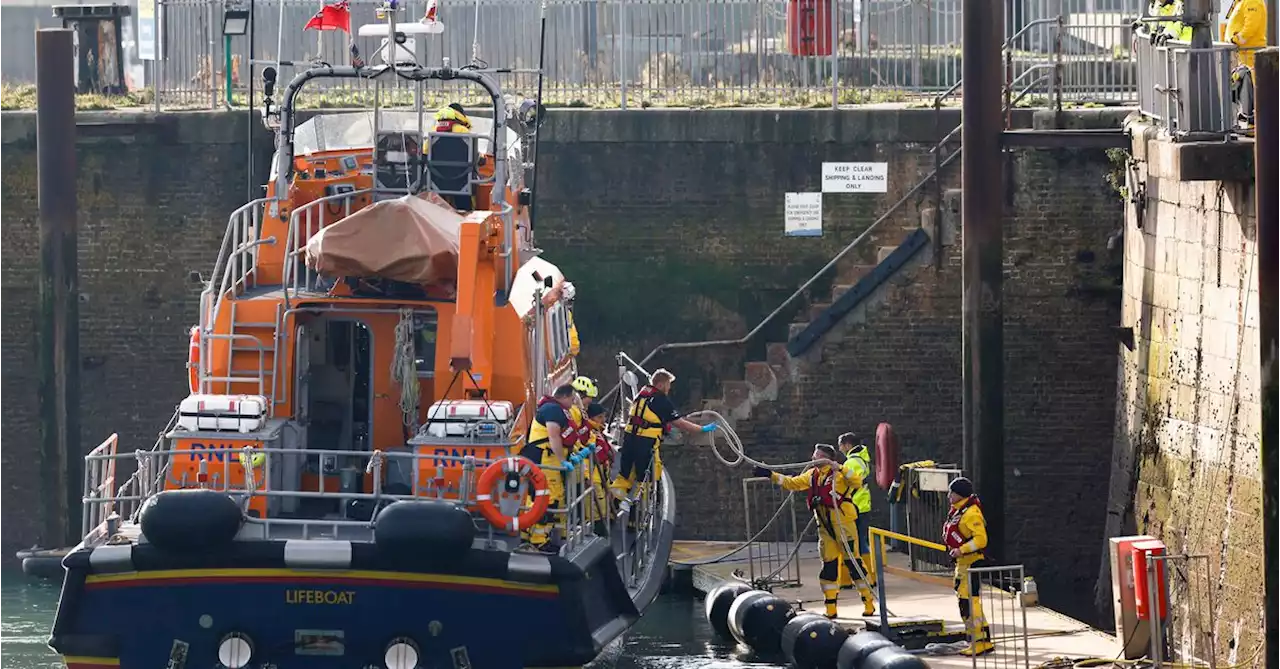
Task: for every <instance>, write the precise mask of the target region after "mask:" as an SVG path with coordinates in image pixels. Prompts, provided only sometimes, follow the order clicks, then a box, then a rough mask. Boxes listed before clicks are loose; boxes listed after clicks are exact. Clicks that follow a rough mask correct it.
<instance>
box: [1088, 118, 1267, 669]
mask: <svg viewBox="0 0 1280 669" xmlns="http://www.w3.org/2000/svg"><path fill="white" fill-rule="evenodd" d="M1135 134H1136V136H1138V137H1142V133H1141V132H1140V131H1139V132H1137V133H1135ZM1135 141H1136V142H1137V144H1136V145H1135V150H1134V156H1135V157H1137V158H1138V159H1139V160H1138V162H1137V163H1136V164H1135V170H1134V171H1133V172H1132V176H1131V178H1130V181H1129V183H1128V188H1129V189H1130V190H1131V191H1132V192H1133V193H1135V194H1136V196H1137V199H1138V201H1139V202H1140V203H1141V207H1138V206H1134V205H1130V206H1128V207H1127V210H1126V214H1125V218H1126V225H1125V240H1124V242H1125V282H1124V308H1123V316H1122V319H1121V322H1122V324H1123V326H1124V327H1130V328H1133V334H1134V340H1135V341H1134V346H1133V348H1132V349H1125V348H1122V349H1121V351H1120V353H1121V357H1120V367H1119V369H1120V373H1119V386H1118V398H1117V400H1118V408H1117V415H1116V429H1115V438H1116V442H1115V454H1114V458H1115V463H1114V467H1113V470H1112V471H1113V477H1112V482H1111V491H1110V497H1111V501H1110V503H1109V507H1108V511H1109V514H1108V526H1107V535H1108V536H1116V535H1121V534H1150V535H1152V536H1155V537H1157V538H1160V539H1162V540H1163V541H1164V542H1165V543H1166V544H1167V545H1168V547H1169V552H1170V553H1176V554H1203V555H1208V556H1209V559H1208V560H1207V561H1195V562H1191V563H1189V564H1185V565H1184V564H1183V563H1176V567H1177V569H1176V570H1175V572H1176V573H1178V574H1179V576H1178V577H1176V578H1173V579H1171V581H1170V597H1171V600H1172V602H1171V603H1172V607H1171V611H1172V616H1173V618H1172V621H1171V623H1170V624H1171V629H1172V632H1171V640H1172V645H1173V647H1174V648H1176V649H1178V650H1179V652H1182V653H1184V656H1193V657H1200V658H1207V657H1208V656H1209V654H1210V647H1209V639H1210V636H1211V635H1212V637H1213V638H1214V639H1215V640H1216V649H1217V653H1218V660H1219V661H1221V662H1226V663H1228V664H1233V665H1234V664H1236V663H1237V662H1255V663H1260V662H1261V659H1262V658H1261V656H1260V655H1258V654H1257V653H1256V651H1255V649H1257V648H1258V647H1259V644H1261V643H1262V620H1261V616H1262V600H1263V590H1262V588H1263V578H1262V576H1263V574H1262V570H1263V559H1262V525H1261V522H1262V521H1261V508H1262V507H1261V469H1260V463H1259V457H1260V452H1259V451H1260V439H1261V435H1260V430H1261V415H1262V414H1261V408H1260V404H1259V397H1260V387H1261V386H1260V383H1259V368H1258V359H1259V358H1258V286H1257V283H1258V279H1257V246H1256V231H1257V222H1256V218H1255V213H1254V211H1255V210H1254V196H1255V192H1254V187H1253V186H1254V185H1253V184H1252V183H1246V182H1222V181H1179V180H1178V178H1177V177H1176V176H1175V175H1173V174H1171V173H1170V172H1169V171H1168V166H1169V165H1171V164H1173V162H1174V161H1172V160H1169V159H1168V158H1169V157H1170V156H1171V155H1172V153H1173V152H1175V151H1177V150H1178V148H1177V147H1176V145H1173V144H1171V143H1168V142H1164V141H1161V140H1156V139H1150V140H1148V139H1139V140H1135ZM1102 574H1103V578H1109V574H1108V568H1107V565H1105V563H1104V565H1103V569H1102ZM1106 594H1108V595H1109V590H1108V591H1107V593H1106ZM1211 603H1212V605H1211Z"/></svg>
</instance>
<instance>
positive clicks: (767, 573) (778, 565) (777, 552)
mask: <svg viewBox="0 0 1280 669" xmlns="http://www.w3.org/2000/svg"><path fill="white" fill-rule="evenodd" d="M742 506H743V512H744V513H743V517H744V520H745V524H746V535H745V537H746V541H747V546H746V551H747V578H748V582H749V583H751V584H752V585H753V586H754V587H756V588H760V589H762V590H771V589H773V588H789V587H800V585H801V584H802V577H801V572H800V555H799V553H798V552H796V551H793V550H792V548H793V547H794V546H795V545H796V543H797V542H799V541H800V540H801V539H803V535H804V534H805V530H806V529H808V525H804V524H801V523H800V522H797V518H796V515H797V507H796V504H795V494H794V493H792V492H789V491H786V490H783V489H782V488H780V487H779V486H776V485H774V484H773V482H772V481H771V480H770V479H768V478H764V477H751V478H745V479H743V480H742Z"/></svg>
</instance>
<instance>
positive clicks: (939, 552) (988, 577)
mask: <svg viewBox="0 0 1280 669" xmlns="http://www.w3.org/2000/svg"><path fill="white" fill-rule="evenodd" d="M868 534H869V535H870V538H871V557H872V560H873V561H874V563H875V568H876V573H877V574H880V577H879V578H878V579H876V586H875V589H876V597H877V600H878V601H877V609H878V616H879V618H880V626H881V630H882V631H885V632H887V634H886V635H887V636H889V637H890V638H893V636H894V635H895V632H894V631H893V628H892V627H891V626H890V624H889V618H890V616H893V615H895V614H894V613H891V611H890V605H891V593H890V588H889V584H888V581H889V580H890V578H889V574H886V573H885V567H886V565H887V560H886V558H885V542H886V541H888V540H896V541H899V542H903V543H906V544H908V545H910V546H913V547H915V549H916V550H917V551H920V552H924V551H928V552H931V553H934V554H935V555H936V556H937V558H936V559H935V560H930V561H931V562H935V561H936V562H941V561H942V560H947V561H950V563H951V569H950V570H949V571H953V572H954V570H955V561H954V560H953V559H952V558H951V557H950V556H949V555H948V554H947V547H946V546H944V545H942V544H940V543H937V542H934V541H928V540H925V539H919V538H916V537H913V536H909V535H906V534H902V533H899V532H891V531H889V530H885V529H881V528H878V527H872V528H870V529H869V532H868ZM1025 576H1026V574H1025V570H1024V569H1023V566H1022V565H999V566H970V567H969V568H968V570H967V574H965V575H964V578H966V579H967V581H968V582H967V585H968V587H969V595H970V597H969V598H968V604H969V606H968V611H969V615H970V617H971V621H972V622H970V621H964V622H965V625H964V636H965V643H967V644H968V645H969V646H970V647H973V646H974V645H976V644H978V643H983V642H988V643H991V644H993V645H994V649H993V650H991V651H990V652H988V653H985V654H982V655H974V656H973V660H972V666H973V667H974V669H977V668H978V667H984V668H989V669H1004V668H1006V667H1021V668H1022V669H1027V668H1029V667H1030V666H1031V660H1030V639H1029V632H1028V627H1027V613H1026V607H1027V604H1024V603H1023V599H1022V594H1021V591H1022V584H1023V583H1024V578H1025ZM959 592H960V587H959V585H957V586H956V588H955V590H954V592H948V593H947V595H948V596H952V597H956V601H957V602H959V598H958V597H957V594H958V593H959ZM960 608H961V607H959V606H957V608H956V609H954V610H955V614H953V615H954V617H961V611H960ZM930 615H934V614H932V613H931V614H930ZM946 619H952V620H954V618H953V617H952V616H951V615H949V616H946ZM946 629H947V630H948V631H950V630H951V629H952V626H950V625H947V627H946ZM957 650H958V649H957Z"/></svg>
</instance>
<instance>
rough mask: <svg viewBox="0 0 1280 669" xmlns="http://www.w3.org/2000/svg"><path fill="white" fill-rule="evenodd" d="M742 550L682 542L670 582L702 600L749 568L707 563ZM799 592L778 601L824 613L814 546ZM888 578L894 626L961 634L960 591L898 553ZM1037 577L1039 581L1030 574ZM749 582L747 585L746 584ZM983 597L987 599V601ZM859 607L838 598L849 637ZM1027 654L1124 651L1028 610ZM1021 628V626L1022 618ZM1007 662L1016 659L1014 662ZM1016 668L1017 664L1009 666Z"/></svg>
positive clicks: (935, 662)
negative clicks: (918, 624)
mask: <svg viewBox="0 0 1280 669" xmlns="http://www.w3.org/2000/svg"><path fill="white" fill-rule="evenodd" d="M737 546H738V544H736V543H734V542H728V541H677V542H675V545H674V546H673V547H672V549H671V570H672V577H673V580H674V581H675V582H676V583H678V584H683V585H684V586H685V587H689V586H690V585H691V586H692V588H693V590H695V591H697V592H698V593H699V594H700V595H705V594H706V593H707V592H709V591H711V590H712V589H714V588H715V587H716V586H718V585H720V584H721V583H724V582H726V581H729V580H733V579H734V578H735V576H734V572H735V571H742V572H745V571H746V569H747V556H746V551H742V552H739V553H738V554H736V555H733V556H732V557H730V558H727V559H725V560H722V561H718V562H714V563H707V562H708V561H709V560H712V559H714V558H716V557H717V556H720V555H723V554H725V553H727V552H729V551H730V550H733V549H734V548H736V547H737ZM799 557H800V574H801V579H802V582H801V585H800V587H787V588H777V589H775V590H774V594H776V595H778V596H779V597H782V598H783V599H786V600H788V601H791V602H798V605H797V609H803V610H805V611H813V612H817V613H821V612H822V591H821V590H819V588H818V577H817V574H818V570H819V569H820V568H821V562H820V561H819V559H818V550H817V543H813V544H810V545H806V546H804V547H802V548H801V550H800V554H799ZM885 559H886V562H887V565H886V569H885V573H884V574H882V575H881V578H882V581H883V584H884V587H885V589H886V592H885V594H886V596H887V601H888V608H889V613H890V616H889V619H890V621H894V620H904V619H932V620H937V619H942V620H943V621H945V622H946V624H947V626H948V628H951V627H953V626H954V627H957V628H963V623H962V622H961V620H960V612H959V610H958V609H957V608H956V598H955V592H954V591H953V590H952V584H951V579H950V577H949V576H941V575H931V574H919V573H914V572H912V571H911V570H910V568H909V566H908V562H907V557H906V556H905V555H903V554H901V553H893V552H890V553H886V555H885ZM1032 576H1034V574H1032ZM741 580H745V579H741ZM995 596H996V597H1008V598H1009V599H1010V600H1011V601H1009V606H1008V609H1009V610H1016V607H1017V606H1018V604H1017V602H1016V601H1012V600H1014V596H1013V595H995ZM985 599H986V596H985V595H984V601H985ZM861 613H862V602H861V600H859V599H858V595H857V593H856V592H853V591H850V590H845V591H842V592H841V593H840V619H839V622H841V623H842V624H844V625H845V626H846V627H847V628H848V629H849V630H850V631H856V630H860V629H863V628H864V627H865V626H866V621H865V620H864V619H863V618H862V616H861ZM1026 614H1027V617H1026V620H1027V631H1028V634H1027V637H1028V639H1027V648H1028V653H1027V654H1028V656H1029V658H1028V659H1029V661H1030V666H1032V667H1034V666H1037V665H1039V664H1041V663H1044V662H1048V661H1049V660H1052V659H1053V658H1055V657H1071V658H1083V657H1102V658H1115V657H1116V656H1117V654H1118V653H1119V652H1120V645H1119V644H1118V643H1117V642H1116V639H1115V637H1114V636H1113V635H1111V634H1108V633H1106V632H1102V631H1099V630H1097V629H1094V628H1093V627H1090V626H1089V625H1087V624H1085V623H1083V622H1080V621H1078V620H1075V619H1073V618H1071V617H1069V616H1066V615H1063V614H1061V613H1058V612H1056V611H1054V610H1052V609H1050V608H1048V607H1045V606H1033V607H1029V608H1028V609H1027V610H1026ZM987 615H988V619H989V620H990V622H991V625H992V634H993V636H994V637H995V639H996V643H997V655H996V656H995V657H999V656H1000V655H1004V654H1006V653H1010V654H1011V653H1012V646H1013V644H1014V640H1013V639H1002V637H1005V636H1008V634H1009V632H1008V631H1006V630H1004V629H1002V625H1001V622H1000V619H999V617H998V616H996V615H992V612H988V614H987ZM1018 625H1019V626H1021V619H1020V616H1019V620H1018ZM1017 645H1018V646H1019V648H1018V651H1019V652H1018V654H1019V655H1021V648H1020V646H1021V640H1020V639H1019V640H1018V641H1017ZM926 657H927V661H928V662H929V665H930V666H931V667H939V668H942V667H954V668H955V669H961V668H962V667H972V659H971V658H968V657H963V656H961V655H929V656H926ZM988 657H992V656H988ZM1010 659H1012V656H1011V655H1010ZM1009 666H1012V665H1009Z"/></svg>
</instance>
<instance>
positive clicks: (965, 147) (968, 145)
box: [960, 0, 1005, 559]
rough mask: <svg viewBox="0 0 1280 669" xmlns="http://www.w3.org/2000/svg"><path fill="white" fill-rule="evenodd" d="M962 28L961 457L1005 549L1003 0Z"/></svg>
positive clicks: (988, 2) (992, 534)
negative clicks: (962, 349) (1002, 154)
mask: <svg viewBox="0 0 1280 669" xmlns="http://www.w3.org/2000/svg"><path fill="white" fill-rule="evenodd" d="M961 21H962V34H961V50H962V56H961V68H962V69H961V80H962V81H963V82H964V93H963V96H964V97H963V100H962V102H961V120H962V129H961V148H962V151H963V152H962V153H961V156H960V160H961V187H962V189H963V193H964V194H963V197H962V201H961V226H962V231H963V234H962V244H963V246H962V264H963V267H964V270H963V273H964V278H963V283H964V298H963V300H964V303H963V314H964V315H963V323H964V325H963V328H964V336H963V341H964V350H965V356H964V384H965V394H964V412H965V414H966V418H967V420H966V422H965V428H966V432H965V435H964V441H965V444H964V445H965V450H966V453H967V455H968V457H967V458H966V462H968V463H969V464H970V465H972V472H971V474H970V475H971V476H972V477H973V483H974V487H975V488H976V491H977V493H978V494H979V495H981V497H982V503H983V512H984V513H985V514H986V518H987V534H988V543H987V545H988V553H987V554H988V556H990V557H991V558H992V559H1000V557H999V556H1003V555H1004V548H1005V546H1004V331H1003V329H1004V306H1003V291H1004V262H1003V260H1004V240H1003V234H1004V199H1003V197H1002V189H1003V187H1004V183H1005V182H1004V178H1003V177H1002V172H1003V171H1004V163H1003V160H1002V159H1001V132H1002V130H1003V129H1004V126H1003V122H1002V118H1001V95H1002V92H1003V91H1002V88H1003V86H1002V83H1003V82H1004V76H1003V73H1002V72H1001V63H1000V52H1001V47H1002V45H1003V44H1004V0H965V3H964V9H963V14H962V17H961Z"/></svg>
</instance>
